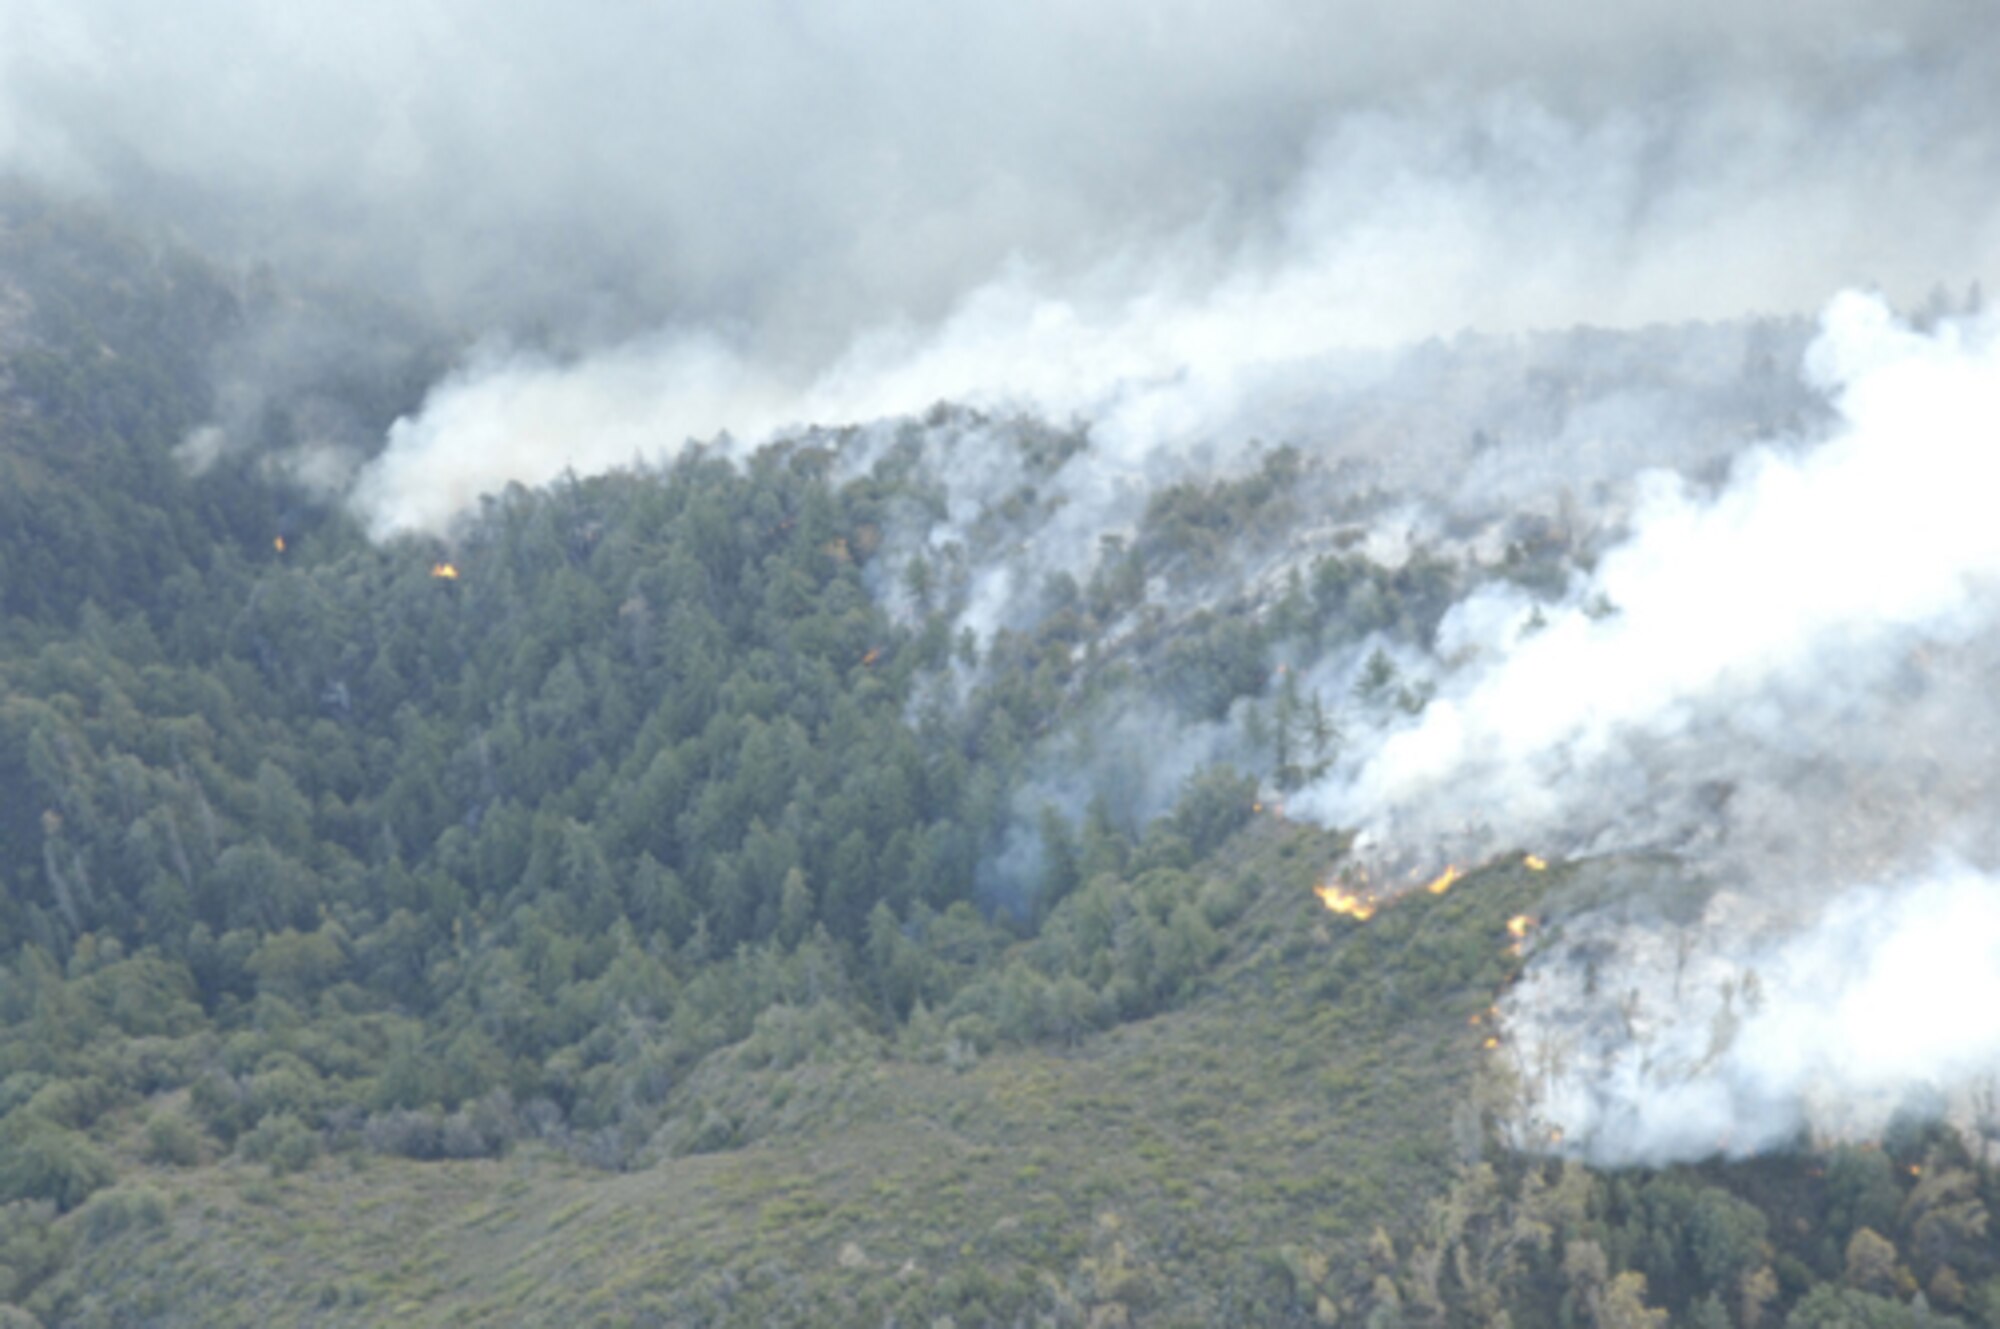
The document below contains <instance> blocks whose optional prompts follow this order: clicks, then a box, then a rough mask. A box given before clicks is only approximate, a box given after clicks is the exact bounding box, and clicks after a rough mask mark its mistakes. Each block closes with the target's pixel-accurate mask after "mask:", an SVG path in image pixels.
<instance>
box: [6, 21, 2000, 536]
mask: <svg viewBox="0 0 2000 1329" xmlns="http://www.w3.org/2000/svg"><path fill="white" fill-rule="evenodd" d="M1995 27H1996V25H1994V24H1993V23H1992V22H1991V21H1990V19H1988V18H1987V17H1986V16H1985V15H1983V14H1982V13H1981V12H1980V10H1979V9H1978V7H1977V6H1974V5H1971V4H1967V3H1962V2H1961V0H1928V3H1925V2H1921V0H1920V2H1919V3H1914V4H1912V3H1908V2H1907V0H1903V2H1899V3H1891V2H1890V0H1843V2H1842V3H1836V4H1830V5H1822V6H1815V7H1814V9H1813V11H1812V12H1811V14H1810V15H1795V14H1793V13H1790V12H1787V11H1780V10H1768V11H1760V10H1756V9H1750V10H1746V9H1745V8H1744V7H1742V6H1726V5H1724V4H1721V3H1720V2H1719V0H1709V2H1706V3H1685V2H1684V0H1683V2H1679V3H1667V0H1657V2H1655V0H1648V2H1647V3H1641V4H1636V5H1626V6H1620V7H1618V8H1617V9H1616V10H1615V12H1614V11H1611V10H1607V9H1606V8H1605V7H1603V6H1590V5H1581V4H1577V3H1574V0H1524V3H1520V4H1514V5H1475V4H1469V3H1462V2H1461V0H1424V2H1422V3H1416V4H1406V5H1398V6H1393V7H1384V6H1379V5H1363V4H1359V3H1353V4H1346V3H1343V4H1331V5H1308V4H1300V3H1296V2H1295V0H1252V3H1248V4H1240V5H1231V6H1228V7H1226V9H1217V8H1214V7H1212V6H1208V5H1205V4H1200V3H1194V2H1193V0H1186V2H1183V3H1171V2H1170V3H1164V4H1162V3H1148V4H1137V3H1125V2H1124V0H1120V2H1119V3H1112V4H1103V5H1092V6H1087V7H1084V8H1082V9H1079V8H1077V7H1076V6H1073V5H1061V4H1057V3H1053V0H1030V2H1029V3H1026V4H1020V5H1010V6H1006V7H1005V8H1004V9H994V8H993V7H991V6H975V5H966V4H944V5H938V4H919V3H915V0H855V2H853V3H843V4H834V5H822V6H808V7H803V8H801V7H797V6H781V5H776V4H770V3H752V4H744V5H731V6H728V7H726V8H725V9H715V8H714V7H697V6H641V7H623V8H619V9H616V10H612V11H607V12H602V13H597V14H593V15H591V16H590V17H589V18H588V19H587V20H582V19H579V18H577V17H576V16H575V15H574V14H573V12H572V11H570V10H566V9H562V8H560V7H557V6H555V5H552V4H548V3H541V2H539V0H537V2H533V3H523V2H519V0H517V2H516V3H507V4H484V5H477V6H474V5H470V4H466V3H462V2H460V0H417V3H398V4H394V5H390V4H386V3H381V2H380V0H362V2H361V3H355V4H348V5H343V6H339V7H337V8H332V7H326V8H305V9H301V8H299V7H296V6H293V7H286V8H282V9H273V8H272V7H270V6H259V5H252V4H249V3H247V2H246V0H198V3H195V4H192V5H182V6H175V7H173V8H172V9H171V10H169V9H163V8H161V7H159V6H151V5H142V4H136V3H131V2H130V0H89V2H88V3H83V4H77V3H73V2H68V0H66V2H64V3H56V0H6V2H5V3H0V53H4V54H0V163H4V164H6V165H9V166H12V167H13V168H15V169H19V170H24V171H28V172H31V173H33V174H35V175H37V176H38V177H40V178H43V179H49V180H55V181H58V182H61V183H63V184H65V185H67V186H68V187H71V188H74V189H78V190H81V191H85V192H90V193H94V194H96V195H98V196H101V197H104V198H106V199H108V200H110V201H112V202H113V203H115V204H117V205H118V206H120V207H121V208H124V209H128V210H137V211H149V212H151V213H152V214H153V215H155V216H158V217H161V218H164V219H167V220H169V221H171V222H172V223H173V224H175V225H178V226H180V227H182V228H184V229H186V230H187V231H188V232H190V233H191V234H193V235H195V236H197V237H198V238H200V239H203V240H206V241H208V242H209V243H211V244H212V245H215V246H217V247H220V248H222V249H223V250H224V251H225V252H228V253H231V254H233V255H240V256H242V257H243V258H245V259H252V258H271V259H273V260H275V261H276V262H277V263H278V264H279V265H280V267H281V268H285V269H287V270H294V271H309V272H311V273H312V274H314V275H320V276H328V277H334V278H339V279H342V280H355V279H366V280H368V281H371V282H374V283H376V284H378V285H379V286H380V287H382V288H383V289H385V290H389V291H393V292H395V293H396V294H398V295H399V296H401V297H403V298H406V299H409V300H412V301H414V302H417V303H419V304H421V305H423V306H425V307H427V308H429V309H431V310H433V311H435V312H436V313H437V314H439V315H440V316H442V317H444V318H446V319H448V320H450V321H452V322H453V323H454V324H455V325H457V326H459V327H461V328H463V329H465V330H467V331H469V332H471V333H474V334H486V333H494V332H496V330H497V333H498V334H499V340H498V341H497V342H495V343H494V344H493V345H494V346H497V347H499V348H500V349H488V350H486V351H484V352H482V353H481V354H480V355H479V356H477V357H475V358H474V359H473V360H472V361H471V362H469V363H467V364H466V365H464V366H463V367H462V368H461V371H460V372H459V373H458V374H457V375H456V376H454V377H453V378H452V379H451V380H450V381H448V382H447V383H446V384H444V385H441V386H440V388H439V389H438V395H437V398H436V400H435V401H434V402H433V403H432V406H431V408H430V409H428V410H426V411H425V412H423V413H422V414H420V415H419V416H417V417H415V418H413V419H412V420H410V421H409V422H407V424H406V426H405V427H404V428H402V429H401V430H399V431H398V432H397V434H396V436H395V438H394V439H393V440H392V444H391V449H390V455H389V457H388V458H386V459H385V460H384V462H383V463H382V465H381V466H380V467H379V468H377V469H376V470H375V471H374V472H372V473H371V474H370V476H369V477H368V479H367V482H366V483H365V485H364V486H363V488H362V490H361V494H360V500H359V501H360V502H361V503H362V505H363V509H364V511H365V512H366V513H367V514H368V515H369V518H370V520H371V521H372V522H373V523H374V524H375V525H376V527H377V529H379V530H383V531H391V530H396V529H405V528H411V527H416V528H428V529H436V528H438V527H439V526H440V525H441V524H442V523H443V522H445V521H446V520H448V518H449V515H450V514H451V513H452V512H455V511H458V510H461V509H462V508H463V506H464V501H465V500H466V499H467V498H469V497H470V496H471V495H473V494H476V493H478V492H481V491H483V490H488V489H493V488H497V487H499V486H500V485H502V484H504V483H505V482H507V481H509V480H521V481H524V482H534V481H536V480H538V479H543V478H546V477H547V476H549V475H551V474H554V473H556V472H559V471H560V470H561V469H562V468H563V467H564V466H566V465H567V466H574V467H575V468H576V469H578V470H594V469H599V468H602V467H604V466H608V465H620V464H624V463H626V462H629V461H630V460H631V459H632V457H633V455H634V454H635V453H637V454H639V455H644V456H651V455H658V454H660V453H662V452H666V451H671V450H673V449H675V448H678V447H679V446H680V445H681V443H682V442H683V441H684V440H685V439H686V438H687V437H689V436H695V437H702V438H706V437H710V436H712V435H714V434H715V433H717V432H718V431H721V430H724V429H727V430H729V431H731V432H732V433H733V434H734V435H735V436H737V437H738V438H755V437H760V436H761V435H762V434H763V433H765V432H767V431H768V430H770V429H773V428H778V427H782V426H784V425H787V424H793V423H803V422H814V423H840V422H845V421H848V420H860V419H867V418H872V417H874V416H877V415H882V414H897V413H903V412H908V411H915V410H921V409H923V408H925V407H927V406H928V405H930V403H931V402H932V401H934V400H936V399H939V398H951V399H956V400H963V399H974V400H978V401H985V402H994V401H1002V400H1004V401H1008V402H1011V403H1014V404H1018V405H1026V406H1033V407H1036V408H1039V409H1042V410H1044V411H1047V412H1051V413H1054V414H1056V415H1057V416H1059V417H1060V416H1066V415H1067V414H1069V413H1070V412H1083V413H1086V414H1087V415H1088V416H1089V418H1090V419H1091V420H1092V421H1093V423H1094V424H1095V426H1096V428H1097V429H1098V431H1099V432H1100V433H1101V434H1102V435H1103V436H1104V437H1105V439H1107V440H1109V441H1110V442H1112V443H1115V444H1116V445H1117V448H1116V451H1117V452H1118V454H1119V456H1120V458H1121V459H1122V463H1123V464H1144V463H1147V462H1150V460H1151V459H1152V458H1153V457H1154V456H1155V455H1156V454H1158V453H1160V452H1161V451H1162V450H1164V451H1165V452H1166V454H1167V456H1168V457H1169V458H1171V457H1172V456H1173V455H1174V451H1175V449H1176V448H1177V447H1179V446H1181V445H1183V444H1184V443H1185V442H1186V440H1188V439H1191V438H1194V437H1197V436H1199V437H1203V438H1209V439H1214V438H1217V437H1220V438H1223V439H1228V440H1230V441H1240V439H1241V438H1242V437H1243V436H1244V435H1243V432H1242V431H1244V430H1245V429H1248V428H1254V427H1258V424H1259V417H1258V413H1259V411H1260V410H1268V407H1260V406H1259V405H1258V404H1257V403H1255V402H1252V401H1247V400H1246V392H1248V391H1249V390H1250V389H1251V388H1253V387H1254V386H1255V385H1256V383H1257V381H1258V379H1259V376H1260V374H1261V372H1262V371H1263V370H1264V369H1265V368H1267V367H1270V366H1274V365H1276V366H1283V365H1286V364H1292V363H1296V362H1298V361H1299V360H1300V359H1301V358H1309V357H1312V356H1315V355H1319V354H1322V353H1324V352H1325V351H1327V350H1328V349H1329V348H1335V347H1348V346H1353V345H1355V344H1365V345H1378V346H1379V345H1390V344H1395V343H1398V342H1401V341H1405V340H1409V339H1414V338H1421V337H1424V336H1428V335H1431V334H1437V333H1451V332H1454V331H1456V330H1458V329H1460V328H1462V327H1468V326H1469V327H1477V328H1481V329H1485V330H1488V331H1495V330H1506V329H1518V328H1531V327H1546V326H1557V325H1564V324H1567V323H1570V322H1575V321H1579V320H1587V321H1591V322H1595V323H1600V324H1628V325H1629V324H1634V323H1639V322H1644V321H1646V320H1653V319H1670V318H1684V317H1697V316H1698V317H1719V316H1733V315H1737V314H1740V313H1744V312H1747V311H1785V310H1792V311H1797V310H1805V309H1810V308H1814V307H1817V306H1818V305H1819V304H1820V303H1821V302H1822V301H1823V300H1824V299H1825V298H1826V296H1827V295H1828V294H1830V293H1831V291H1832V290H1833V289H1835V288H1837V287H1839V286H1842V285H1846V284H1850V283H1854V282H1873V283H1875V284H1877V285H1880V286H1883V287H1885V288H1887V289H1889V290H1891V291H1892V292H1895V293H1897V294H1898V295H1901V296H1905V297H1913V296H1915V295H1917V294H1920V293H1921V291H1922V290H1923V289H1925V288H1927V287H1928V286H1929V285H1930V284H1931V283H1932V282H1934V281H1937V280H1947V281H1950V282H1952V283H1954V284H1956V283H1961V282H1963V281H1965V280H1967V279H1969V278H1971V277H1973V276H1976V275H1978V274H1979V273H1980V272H1982V271H1983V270H1984V269H1985V268H1986V267H1987V266H1989V265H1988V259H1989V258H1990V257H1991V255H1992V254H1993V252H1994V249H1995V246H1996V243H2000V228H1996V225H1995V207H1994V204H1993V203H1992V199H1993V197H1994V195H1993V193H1992V191H1991V189H1990V188H1989V187H1988V186H1989V184H1990V182H1991V180H1992V179H1993V177H1994V174H1995V170H1994V167H1995V163H1996V156H1997V154H2000V128H1996V126H2000V116H1996V115H1995V114H1994V111H1995V109H1996V106H1995V102H1996V100H2000V93H1996V92H1995V90H1994V89H1993V87H1992V84H1991V80H1990V79H1989V78H1987V77H1986V71H1987V70H1988V69H1990V68H1991V67H1992V64H1993V61H1992V58H1991V57H1992V56H1993V55H1994V53H1995V51H1994V47H1995V36H1996V33H1995V31H1994V29H1995ZM509 344H512V345H514V346H516V347H520V346H527V347H530V348H532V351H533V353H529V352H526V351H520V350H514V351H509V350H507V349H505V348H506V346H508V345H509ZM516 418H520V419H523V420H524V421H526V423H524V424H523V425H522V426H521V427H520V428H518V429H515V428H512V427H510V422H511V421H512V420H514V419H516Z"/></svg>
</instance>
